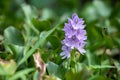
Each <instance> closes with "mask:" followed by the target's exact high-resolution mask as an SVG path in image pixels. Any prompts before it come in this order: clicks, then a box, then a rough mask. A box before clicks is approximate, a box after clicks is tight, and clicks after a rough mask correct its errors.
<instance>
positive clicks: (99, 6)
mask: <svg viewBox="0 0 120 80" xmlns="http://www.w3.org/2000/svg"><path fill="white" fill-rule="evenodd" d="M93 5H94V6H95V8H96V11H97V12H98V13H99V15H101V16H102V17H109V16H110V13H111V8H110V7H109V6H108V5H107V4H105V3H104V2H103V1H101V0H95V1H94V2H93Z"/></svg>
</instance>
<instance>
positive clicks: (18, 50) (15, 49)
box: [7, 44, 24, 61]
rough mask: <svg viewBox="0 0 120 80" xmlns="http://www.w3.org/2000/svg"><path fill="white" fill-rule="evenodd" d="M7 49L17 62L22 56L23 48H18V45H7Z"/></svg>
mask: <svg viewBox="0 0 120 80" xmlns="http://www.w3.org/2000/svg"><path fill="white" fill-rule="evenodd" d="M7 48H9V49H10V52H11V53H12V54H13V56H14V58H15V59H16V60H17V61H18V60H20V59H21V57H22V55H23V50H24V47H23V46H18V45H14V44H9V45H7Z"/></svg>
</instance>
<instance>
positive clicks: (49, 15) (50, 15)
mask: <svg viewBox="0 0 120 80" xmlns="http://www.w3.org/2000/svg"><path fill="white" fill-rule="evenodd" d="M56 18H57V17H56V15H55V13H54V12H53V10H52V9H49V8H44V9H43V11H42V14H41V19H42V20H48V19H56Z"/></svg>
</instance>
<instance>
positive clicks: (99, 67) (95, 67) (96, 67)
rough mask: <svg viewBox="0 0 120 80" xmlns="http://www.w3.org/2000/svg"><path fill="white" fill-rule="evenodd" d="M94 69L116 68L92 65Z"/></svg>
mask: <svg viewBox="0 0 120 80" xmlns="http://www.w3.org/2000/svg"><path fill="white" fill-rule="evenodd" d="M90 67H91V68H93V69H102V68H115V66H110V65H90Z"/></svg>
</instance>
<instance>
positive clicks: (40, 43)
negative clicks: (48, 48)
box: [18, 25, 58, 66]
mask: <svg viewBox="0 0 120 80" xmlns="http://www.w3.org/2000/svg"><path fill="white" fill-rule="evenodd" d="M57 27H58V25H56V26H55V27H54V28H52V29H51V30H49V31H46V32H42V33H41V34H40V38H39V39H38V42H36V43H35V45H34V47H33V48H32V49H30V50H29V51H28V52H27V53H26V55H25V56H24V57H23V58H22V59H21V61H20V62H19V63H18V66H19V65H21V64H22V63H23V62H25V61H26V60H27V59H28V58H29V57H30V56H31V55H32V54H33V53H34V52H35V51H36V49H37V48H38V47H40V46H43V44H44V43H45V41H46V38H47V37H48V36H49V35H50V34H51V33H53V32H54V30H56V28H57Z"/></svg>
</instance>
